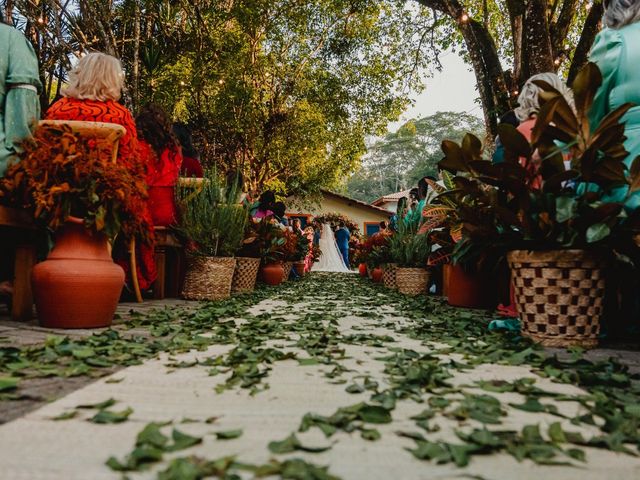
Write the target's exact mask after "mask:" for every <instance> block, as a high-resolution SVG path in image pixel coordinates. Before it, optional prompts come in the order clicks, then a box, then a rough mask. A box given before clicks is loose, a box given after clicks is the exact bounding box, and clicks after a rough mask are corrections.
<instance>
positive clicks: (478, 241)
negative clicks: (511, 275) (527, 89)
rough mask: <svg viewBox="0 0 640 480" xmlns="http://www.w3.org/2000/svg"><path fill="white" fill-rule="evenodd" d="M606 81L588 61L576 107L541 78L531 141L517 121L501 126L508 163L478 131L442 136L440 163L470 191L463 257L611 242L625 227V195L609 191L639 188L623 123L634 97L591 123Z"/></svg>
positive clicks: (459, 187) (461, 214)
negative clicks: (492, 157)
mask: <svg viewBox="0 0 640 480" xmlns="http://www.w3.org/2000/svg"><path fill="white" fill-rule="evenodd" d="M601 83H602V76H601V74H600V71H599V70H598V68H597V66H596V65H594V64H588V65H587V66H586V67H585V68H584V69H583V70H582V71H581V72H580V73H579V74H578V76H577V78H576V80H575V97H576V106H577V111H576V112H574V111H573V110H572V108H571V107H570V106H569V104H568V103H567V101H566V100H565V98H564V97H563V96H562V95H560V94H559V93H558V92H557V91H555V90H554V89H553V88H551V87H550V86H549V85H547V84H545V83H544V82H541V83H540V86H541V87H542V88H543V90H544V92H543V93H542V94H541V103H542V105H541V110H540V113H539V115H538V119H537V121H536V124H535V128H534V130H533V136H532V142H531V144H529V142H528V141H527V140H526V138H525V137H524V136H523V135H522V134H521V133H519V132H518V131H517V130H516V129H515V128H513V127H511V126H509V125H503V126H501V128H500V137H501V139H502V141H503V144H504V146H505V162H504V163H502V164H498V165H494V164H492V163H491V162H490V161H488V160H484V159H483V150H482V143H481V142H480V140H479V139H478V138H476V137H474V136H473V135H467V136H466V137H465V138H464V139H463V141H462V144H460V145H458V144H456V143H455V142H450V141H444V142H443V145H442V148H443V151H444V153H445V159H444V160H442V162H440V166H441V167H443V168H445V169H447V170H449V171H452V172H456V171H459V172H462V175H461V176H458V177H456V178H455V179H454V183H455V185H456V189H455V190H454V194H456V195H459V196H461V197H462V198H463V199H466V200H465V201H464V202H462V203H460V204H459V205H458V206H457V207H456V215H457V217H458V218H459V220H460V222H461V223H462V224H463V225H464V230H463V233H464V236H465V238H464V239H463V240H462V241H461V242H460V243H458V244H457V245H456V252H455V255H456V256H457V257H458V258H467V259H468V258H469V257H471V258H478V257H481V256H486V255H488V254H490V252H494V253H496V254H497V255H499V254H500V252H502V253H504V252H506V251H507V250H514V249H520V248H527V249H544V250H553V249H562V248H591V247H597V246H603V245H605V244H607V242H609V243H608V245H611V244H612V242H613V241H615V236H616V235H617V234H624V232H623V230H622V226H623V225H624V220H625V218H626V214H625V212H624V210H623V204H624V199H620V198H618V199H612V198H611V197H609V196H608V195H609V193H610V192H611V191H612V189H614V188H620V187H626V191H628V192H631V191H632V190H633V183H634V179H633V178H630V177H629V175H628V173H627V169H626V166H625V163H624V160H625V158H626V157H627V155H628V153H627V151H626V150H625V148H624V140H625V136H624V126H623V125H622V124H621V123H620V119H621V118H622V117H623V115H624V114H625V113H626V112H627V111H628V110H629V108H630V105H623V106H621V107H619V108H618V109H616V110H614V111H612V112H611V113H610V114H609V115H608V116H607V117H606V118H605V119H603V120H602V122H601V123H600V125H589V120H588V117H587V115H588V112H589V109H590V107H591V104H592V102H593V98H594V95H595V93H596V91H597V90H598V88H599V86H600V85H601ZM565 158H569V159H570V166H569V167H566V166H565ZM629 185H631V188H629ZM470 202H471V203H470Z"/></svg>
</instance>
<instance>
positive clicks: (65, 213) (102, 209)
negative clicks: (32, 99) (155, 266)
mask: <svg viewBox="0 0 640 480" xmlns="http://www.w3.org/2000/svg"><path fill="white" fill-rule="evenodd" d="M23 148H24V153H23V154H22V155H21V161H20V162H17V163H15V164H13V165H11V166H10V167H9V169H8V170H7V173H6V175H5V177H4V178H2V179H0V198H2V199H3V203H6V204H9V205H12V206H15V207H17V208H23V209H28V210H31V211H32V212H33V216H34V218H35V220H36V221H37V222H38V223H41V224H43V225H44V226H46V227H47V228H49V229H51V230H56V229H57V228H58V227H60V226H61V225H62V224H64V222H66V221H67V219H68V218H69V217H78V218H81V219H83V221H84V225H85V227H86V228H88V229H89V230H92V231H94V232H99V233H104V234H105V235H107V236H108V237H109V238H114V237H115V236H116V235H117V234H119V233H121V232H122V233H123V234H124V235H125V236H126V237H127V238H131V237H133V236H136V237H137V238H141V239H143V240H147V241H148V240H149V231H150V229H149V225H148V224H147V221H146V218H147V215H146V212H147V207H146V191H147V187H146V184H145V182H144V177H143V176H142V175H139V174H136V173H134V172H131V171H129V170H128V169H127V168H126V167H125V166H123V165H120V164H116V163H113V162H112V160H111V152H110V149H109V148H108V147H105V146H98V145H96V142H95V141H92V140H91V139H86V138H82V137H78V136H76V135H75V134H74V133H72V131H71V129H70V128H69V127H68V126H61V127H57V126H45V127H40V128H38V129H37V131H36V132H35V135H34V139H33V140H31V141H28V142H25V143H24V145H23Z"/></svg>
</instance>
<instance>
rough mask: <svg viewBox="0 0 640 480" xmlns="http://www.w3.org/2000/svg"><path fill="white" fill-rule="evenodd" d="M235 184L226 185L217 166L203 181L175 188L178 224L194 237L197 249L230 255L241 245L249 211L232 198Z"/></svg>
mask: <svg viewBox="0 0 640 480" xmlns="http://www.w3.org/2000/svg"><path fill="white" fill-rule="evenodd" d="M236 188H237V187H236V186H235V185H231V186H230V187H229V188H227V186H225V185H224V184H223V183H222V181H221V180H220V178H219V176H218V173H217V172H216V171H215V170H209V171H207V173H206V175H205V178H204V179H203V181H202V182H201V183H197V184H196V183H192V184H190V185H183V186H178V187H177V188H176V195H177V202H178V205H179V208H180V213H181V218H180V223H179V225H178V227H177V228H178V230H179V231H180V232H181V233H182V234H184V235H185V236H186V237H187V238H188V239H189V240H191V241H192V244H193V251H194V253H196V254H198V255H203V256H207V257H230V256H233V255H235V253H236V252H237V251H238V249H239V248H240V247H241V245H242V241H243V239H244V230H245V226H246V223H247V219H248V212H247V209H246V208H245V207H243V206H242V205H240V204H237V203H235V202H234V201H233V199H235V198H236V197H237V195H236V192H235V191H234V190H235V189H236Z"/></svg>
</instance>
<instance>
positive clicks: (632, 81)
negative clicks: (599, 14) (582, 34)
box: [589, 0, 640, 211]
mask: <svg viewBox="0 0 640 480" xmlns="http://www.w3.org/2000/svg"><path fill="white" fill-rule="evenodd" d="M603 23H604V25H605V26H606V28H604V29H603V30H602V31H601V32H600V33H599V34H598V36H597V37H596V40H595V42H594V45H593V48H592V50H591V54H590V60H591V61H592V62H594V63H595V64H596V65H597V66H598V67H599V68H600V72H601V73H602V77H603V82H602V85H601V86H600V89H599V90H598V92H597V93H596V96H595V99H594V101H593V105H592V107H591V111H590V113H589V120H590V125H591V127H592V128H596V127H597V126H598V125H599V124H600V122H601V121H602V119H603V118H604V117H605V116H606V115H607V114H608V113H610V112H611V111H613V110H615V109H616V108H617V107H619V106H621V105H623V104H624V103H626V102H631V103H633V104H634V106H633V107H632V108H631V109H630V110H629V111H628V112H627V114H626V115H625V116H624V117H623V118H622V123H624V125H625V136H626V137H627V139H626V141H625V143H624V146H625V148H626V150H627V152H629V155H628V156H627V157H626V159H625V163H626V165H627V167H630V166H631V163H632V162H633V160H634V159H635V158H636V157H638V155H640V106H639V105H640V70H638V65H640V49H638V45H640V0H609V1H605V12H604V17H603ZM628 189H629V187H628V186H623V187H618V188H614V189H613V190H612V191H611V192H610V195H609V196H608V198H607V199H608V200H611V201H623V200H625V197H626V196H627V193H628ZM638 206H640V192H635V193H634V194H632V195H631V196H630V197H629V198H628V199H626V202H625V207H626V209H627V211H633V210H635V209H636V208H638Z"/></svg>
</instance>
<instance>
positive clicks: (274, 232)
mask: <svg viewBox="0 0 640 480" xmlns="http://www.w3.org/2000/svg"><path fill="white" fill-rule="evenodd" d="M286 232H287V229H286V228H285V227H284V226H283V225H281V224H280V223H279V222H278V221H277V220H275V219H274V218H273V217H267V218H250V219H249V221H248V222H247V226H246V229H245V234H244V240H243V244H242V247H241V248H240V250H239V251H238V256H240V257H252V258H262V259H263V260H264V261H265V262H266V263H273V262H280V261H283V260H285V257H286V254H287V251H288V248H289V246H287V233H286ZM291 233H293V232H291ZM296 241H297V239H296Z"/></svg>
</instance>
